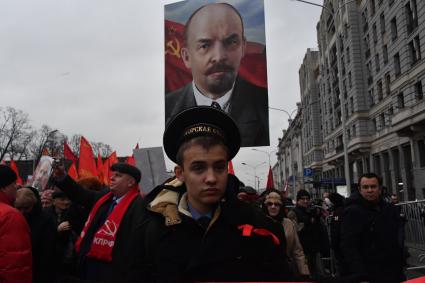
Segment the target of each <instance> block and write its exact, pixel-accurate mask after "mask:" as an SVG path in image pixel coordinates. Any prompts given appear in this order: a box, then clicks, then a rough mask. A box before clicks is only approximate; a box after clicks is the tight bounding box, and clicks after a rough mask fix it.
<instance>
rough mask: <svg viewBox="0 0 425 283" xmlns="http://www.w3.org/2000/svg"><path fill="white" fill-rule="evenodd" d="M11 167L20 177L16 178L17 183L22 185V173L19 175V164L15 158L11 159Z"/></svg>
mask: <svg viewBox="0 0 425 283" xmlns="http://www.w3.org/2000/svg"><path fill="white" fill-rule="evenodd" d="M10 168H11V169H12V170H13V171H14V172H15V174H16V176H17V177H18V179H17V180H16V183H17V184H18V185H22V184H23V183H22V179H21V175H19V170H18V166H17V165H16V163H15V161H14V160H13V159H12V160H10Z"/></svg>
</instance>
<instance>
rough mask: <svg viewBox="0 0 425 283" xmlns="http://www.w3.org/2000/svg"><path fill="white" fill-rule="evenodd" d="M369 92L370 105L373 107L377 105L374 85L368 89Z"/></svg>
mask: <svg viewBox="0 0 425 283" xmlns="http://www.w3.org/2000/svg"><path fill="white" fill-rule="evenodd" d="M368 92H369V106H370V107H372V106H373V105H375V97H374V96H375V94H374V91H373V87H372V88H371V89H370V90H369V91H368Z"/></svg>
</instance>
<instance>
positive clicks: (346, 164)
mask: <svg viewBox="0 0 425 283" xmlns="http://www.w3.org/2000/svg"><path fill="white" fill-rule="evenodd" d="M291 1H296V2H301V3H304V4H308V5H312V6H318V7H321V8H323V9H325V10H326V11H327V12H328V13H329V14H330V15H331V16H332V21H333V23H335V17H336V14H337V13H338V12H339V11H340V10H341V8H342V7H343V6H345V5H347V4H349V3H352V2H355V1H357V0H348V1H347V0H344V2H343V4H342V5H341V1H338V9H336V11H335V12H333V11H332V10H331V9H329V8H328V7H326V6H323V5H320V4H317V3H313V2H309V1H305V0H291ZM335 36H336V40H335V44H336V46H335V47H336V57H337V64H338V82H339V89H340V90H342V89H343V87H344V85H343V82H342V79H341V78H339V73H340V71H341V70H342V63H341V56H340V42H339V39H338V31H337V29H336V28H335ZM339 99H340V100H341V116H342V117H341V123H342V140H343V141H342V147H343V151H344V175H345V184H346V186H347V191H348V193H349V194H350V193H351V181H350V164H349V162H348V151H347V142H348V141H347V133H346V124H345V123H346V120H345V98H344V95H343V94H341V91H340V95H339Z"/></svg>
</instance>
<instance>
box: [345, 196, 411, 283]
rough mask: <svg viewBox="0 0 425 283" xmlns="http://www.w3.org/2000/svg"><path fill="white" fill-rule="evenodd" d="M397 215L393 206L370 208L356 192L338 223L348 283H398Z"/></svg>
mask: <svg viewBox="0 0 425 283" xmlns="http://www.w3.org/2000/svg"><path fill="white" fill-rule="evenodd" d="M399 217H400V216H399V213H398V211H397V209H396V208H395V206H394V205H392V204H389V203H386V202H384V201H382V200H381V201H380V202H379V203H378V204H372V203H370V202H368V201H366V200H365V199H364V198H363V197H361V195H360V194H359V193H358V192H356V193H354V194H353V195H351V196H350V198H348V199H347V202H346V207H345V209H344V212H343V216H342V222H341V251H342V256H343V259H344V265H345V268H346V271H347V274H348V276H349V278H347V280H348V281H352V282H358V281H362V280H363V281H370V282H386V283H391V282H401V281H403V280H404V275H403V257H402V248H401V246H400V244H399V243H400V241H399V239H398V237H399V229H400V221H399Z"/></svg>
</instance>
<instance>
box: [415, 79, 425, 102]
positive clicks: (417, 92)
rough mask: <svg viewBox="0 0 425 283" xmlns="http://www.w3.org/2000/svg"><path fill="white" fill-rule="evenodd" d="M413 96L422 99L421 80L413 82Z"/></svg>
mask: <svg viewBox="0 0 425 283" xmlns="http://www.w3.org/2000/svg"><path fill="white" fill-rule="evenodd" d="M415 98H416V100H422V99H423V98H424V91H423V88H422V82H421V81H418V82H417V83H415Z"/></svg>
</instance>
